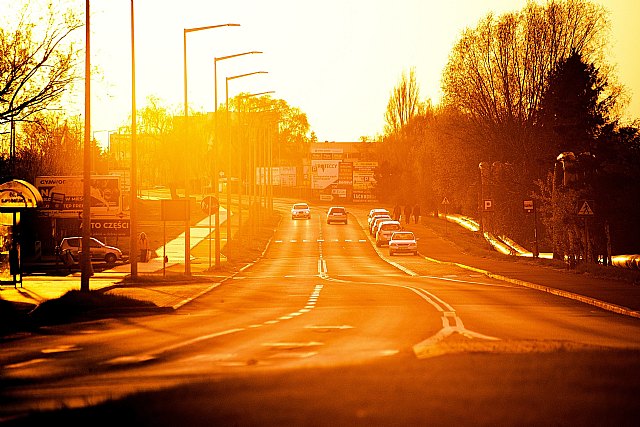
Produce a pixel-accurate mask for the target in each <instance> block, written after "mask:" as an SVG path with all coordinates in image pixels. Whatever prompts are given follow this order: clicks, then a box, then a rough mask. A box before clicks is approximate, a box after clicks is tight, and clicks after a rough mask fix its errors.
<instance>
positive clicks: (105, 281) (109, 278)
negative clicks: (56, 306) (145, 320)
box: [0, 207, 231, 308]
mask: <svg viewBox="0 0 640 427" xmlns="http://www.w3.org/2000/svg"><path fill="white" fill-rule="evenodd" d="M226 220H227V211H226V210H225V209H224V208H223V207H221V208H220V231H221V233H220V234H221V240H225V241H226V226H225V227H223V224H224V223H225V222H226ZM222 231H224V233H222ZM212 232H213V233H215V227H214V228H212ZM208 238H209V217H205V218H204V219H202V220H201V221H200V222H199V223H197V224H196V225H195V226H192V227H191V231H190V248H191V249H194V248H195V247H196V246H198V245H200V244H202V243H204V242H206V241H207V239H208ZM184 240H185V233H182V234H181V235H179V236H178V237H176V238H175V239H174V240H172V241H170V242H167V243H166V245H165V246H164V248H163V247H160V248H158V249H156V251H155V252H156V254H157V256H156V257H155V258H152V259H151V260H149V262H139V263H138V273H139V279H140V280H139V283H126V284H125V283H123V281H124V280H125V278H127V276H129V275H130V272H131V265H130V264H119V265H116V266H115V267H114V268H112V269H109V270H104V271H101V272H95V274H94V275H93V276H92V277H91V279H90V280H89V287H90V289H91V290H100V289H105V290H106V289H108V292H109V293H113V294H118V295H126V296H129V297H131V298H135V299H140V300H146V301H151V302H153V303H155V304H156V305H158V306H160V307H174V308H176V307H177V306H179V305H181V304H184V303H185V302H186V301H188V300H189V299H190V298H192V297H193V296H195V295H198V294H200V293H201V292H203V291H205V290H206V289H208V288H209V287H211V286H212V283H217V282H220V281H222V280H224V279H226V278H227V277H228V276H229V275H230V274H231V273H226V272H222V273H220V274H219V275H216V274H206V275H205V274H204V272H205V271H206V270H207V269H208V268H209V260H208V258H207V259H202V258H197V257H194V256H193V255H192V256H191V272H192V275H193V277H192V278H191V279H186V278H185V277H184V276H183V273H184V259H185V257H184V256H185V250H184ZM221 246H223V244H221ZM163 253H164V254H166V256H167V258H168V261H169V262H168V263H166V264H164V265H163ZM220 261H221V263H222V264H224V262H225V261H226V259H225V257H224V256H223V255H221V260H220ZM214 262H215V261H214ZM164 275H166V276H167V277H168V278H167V280H163V276H164ZM172 279H173V280H172ZM80 280H81V274H80V272H75V273H73V274H70V275H67V276H51V275H44V274H34V275H28V276H23V279H22V287H20V285H18V287H14V286H12V285H4V286H1V287H0V299H3V300H6V301H11V302H15V303H22V304H30V305H33V306H36V305H38V304H40V303H42V302H44V301H46V300H50V299H55V298H59V297H61V296H62V295H64V294H65V293H67V292H68V291H71V290H79V289H80ZM176 283H178V284H176Z"/></svg>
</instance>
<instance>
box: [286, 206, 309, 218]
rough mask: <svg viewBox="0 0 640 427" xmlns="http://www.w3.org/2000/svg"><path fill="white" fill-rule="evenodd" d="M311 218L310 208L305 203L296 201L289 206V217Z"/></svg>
mask: <svg viewBox="0 0 640 427" xmlns="http://www.w3.org/2000/svg"><path fill="white" fill-rule="evenodd" d="M298 218H305V219H309V218H311V210H310V209H309V205H307V204H306V203H296V204H294V205H293V207H292V208H291V219H298Z"/></svg>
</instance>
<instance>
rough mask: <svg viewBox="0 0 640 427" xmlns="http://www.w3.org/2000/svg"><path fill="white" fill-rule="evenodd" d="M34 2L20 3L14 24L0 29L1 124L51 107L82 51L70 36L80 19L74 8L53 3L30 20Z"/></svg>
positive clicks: (72, 73)
mask: <svg viewBox="0 0 640 427" xmlns="http://www.w3.org/2000/svg"><path fill="white" fill-rule="evenodd" d="M30 6H31V4H29V3H27V4H25V6H24V7H23V8H22V10H21V12H20V16H19V17H18V19H17V21H16V22H17V23H16V24H15V28H14V29H11V30H9V29H7V28H0V125H3V124H6V123H8V122H17V121H25V120H28V119H29V118H30V117H32V116H33V115H34V114H36V113H38V112H41V111H43V110H45V109H47V108H48V107H50V106H51V104H52V103H54V102H55V101H57V100H59V99H60V97H61V96H62V94H63V93H64V91H65V89H66V88H67V87H68V86H69V85H71V84H72V82H73V80H74V79H75V77H76V76H75V74H74V70H75V60H76V58H77V52H78V51H77V50H76V48H75V47H74V45H73V44H72V43H66V41H67V40H68V36H69V35H70V34H71V33H72V32H73V31H74V30H76V29H78V28H80V27H82V25H83V24H82V22H81V21H79V20H78V19H77V18H76V17H75V16H74V15H73V14H72V13H71V12H66V13H64V14H61V13H60V11H58V10H56V9H55V8H54V6H53V2H50V3H49V4H48V7H47V10H46V13H44V15H43V14H42V10H40V9H38V13H39V14H40V15H41V16H44V17H43V18H41V19H39V20H33V21H32V20H31V16H30V14H29V7H30ZM34 13H35V12H34ZM38 21H40V22H38Z"/></svg>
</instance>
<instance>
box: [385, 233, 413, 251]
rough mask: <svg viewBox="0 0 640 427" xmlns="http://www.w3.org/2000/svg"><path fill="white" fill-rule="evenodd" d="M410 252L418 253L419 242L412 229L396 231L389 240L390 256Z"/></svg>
mask: <svg viewBox="0 0 640 427" xmlns="http://www.w3.org/2000/svg"><path fill="white" fill-rule="evenodd" d="M406 253H410V254H413V255H418V242H417V240H416V236H415V235H414V234H413V233H412V232H411V231H396V232H395V233H393V234H392V235H391V240H389V256H393V255H395V254H406Z"/></svg>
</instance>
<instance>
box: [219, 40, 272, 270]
mask: <svg viewBox="0 0 640 427" xmlns="http://www.w3.org/2000/svg"><path fill="white" fill-rule="evenodd" d="M255 53H262V52H259V51H257V50H252V51H250V52H242V53H236V54H234V55H227V56H221V57H218V58H213V85H214V95H213V102H214V106H213V117H214V120H215V132H214V133H215V135H216V139H217V138H218V61H224V60H225V59H231V58H237V57H238V56H244V55H252V54H255ZM214 150H215V153H214V156H213V161H214V166H213V186H214V190H213V192H214V195H215V197H216V199H218V198H219V194H218V170H217V169H218V166H217V162H218V144H217V141H216V144H215V147H214ZM228 185H229V182H227V186H228ZM227 215H229V211H227ZM227 221H230V219H229V218H228V217H227ZM215 227H216V231H215V233H216V249H215V252H216V268H220V215H218V213H216V222H215ZM227 238H228V236H227ZM209 268H211V239H209Z"/></svg>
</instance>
